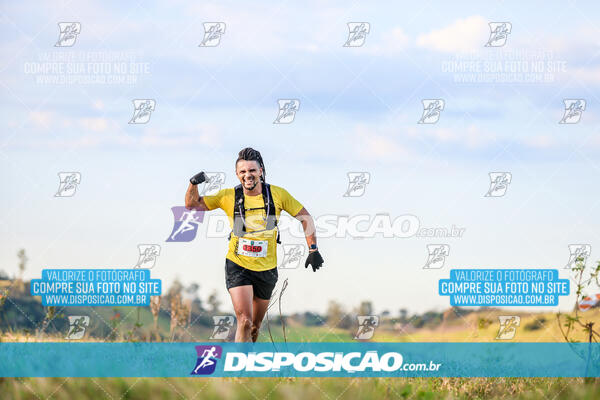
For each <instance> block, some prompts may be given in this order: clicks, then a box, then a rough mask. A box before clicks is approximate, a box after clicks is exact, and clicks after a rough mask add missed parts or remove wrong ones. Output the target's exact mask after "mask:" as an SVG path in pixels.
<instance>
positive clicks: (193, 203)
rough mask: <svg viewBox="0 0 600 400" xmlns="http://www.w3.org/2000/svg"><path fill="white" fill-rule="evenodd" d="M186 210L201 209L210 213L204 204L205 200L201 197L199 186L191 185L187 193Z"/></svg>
mask: <svg viewBox="0 0 600 400" xmlns="http://www.w3.org/2000/svg"><path fill="white" fill-rule="evenodd" d="M185 208H187V209H188V210H190V209H192V208H196V209H200V210H203V211H208V207H206V204H205V203H204V199H203V198H202V197H200V194H199V193H198V185H192V184H191V183H190V185H189V186H188V189H187V192H186V193H185Z"/></svg>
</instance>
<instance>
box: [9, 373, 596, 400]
mask: <svg viewBox="0 0 600 400" xmlns="http://www.w3.org/2000/svg"><path fill="white" fill-rule="evenodd" d="M0 396H1V398H2V399H40V398H41V399H47V398H51V399H55V400H61V399H64V400H70V399H103V398H108V399H110V398H112V399H132V400H133V399H140V400H142V399H143V400H147V399H182V398H185V399H203V400H204V399H206V400H209V399H226V398H236V399H237V398H248V399H261V400H262V399H265V400H266V399H272V400H277V399H282V400H283V399H317V398H326V399H340V400H341V399H367V400H368V399H377V400H380V399H554V400H561V399H564V400H572V399H590V400H591V399H597V398H600V381H599V380H589V381H587V382H585V381H584V380H583V379H581V378H568V379H567V378H430V379H425V378H395V379H392V378H318V379H317V378H315V379H309V378H297V379H294V378H290V379H283V378H255V379H248V378H18V379H12V378H11V379H8V378H0Z"/></svg>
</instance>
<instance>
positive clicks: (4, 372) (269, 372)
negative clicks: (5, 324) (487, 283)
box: [0, 342, 600, 377]
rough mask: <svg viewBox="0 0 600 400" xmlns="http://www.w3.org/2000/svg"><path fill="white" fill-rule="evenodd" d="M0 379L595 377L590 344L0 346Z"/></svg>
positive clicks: (598, 367) (599, 353)
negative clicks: (0, 377)
mask: <svg viewBox="0 0 600 400" xmlns="http://www.w3.org/2000/svg"><path fill="white" fill-rule="evenodd" d="M0 376H2V377H190V376H197V377H227V376H244V377H273V376H297V377H344V376H346V377H354V376H371V377H373V376H379V377H586V376H587V377H600V344H598V343H594V344H588V343H574V344H573V343H571V344H569V343H366V342H362V343H287V344H286V343H275V344H273V343H254V344H252V343H220V342H219V343H0Z"/></svg>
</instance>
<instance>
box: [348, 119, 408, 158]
mask: <svg viewBox="0 0 600 400" xmlns="http://www.w3.org/2000/svg"><path fill="white" fill-rule="evenodd" d="M355 131H356V132H355V134H354V138H355V140H354V143H355V149H356V152H357V153H358V155H359V156H361V157H364V158H366V159H377V160H382V159H383V160H398V159H399V158H407V157H409V156H410V154H409V152H408V151H407V150H406V149H405V148H404V147H402V146H400V145H399V144H398V143H396V142H395V141H393V140H392V139H391V138H390V137H388V136H385V135H381V134H379V133H377V132H376V130H374V129H371V128H369V127H367V126H365V125H358V126H357V127H356V129H355Z"/></svg>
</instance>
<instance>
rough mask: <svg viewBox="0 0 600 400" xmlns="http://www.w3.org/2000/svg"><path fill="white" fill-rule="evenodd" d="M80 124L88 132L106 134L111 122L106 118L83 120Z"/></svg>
mask: <svg viewBox="0 0 600 400" xmlns="http://www.w3.org/2000/svg"><path fill="white" fill-rule="evenodd" d="M79 124H80V125H81V126H82V127H83V128H84V129H86V130H90V131H93V132H104V131H106V130H107V129H108V125H109V121H108V119H106V118H81V119H80V120H79Z"/></svg>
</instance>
